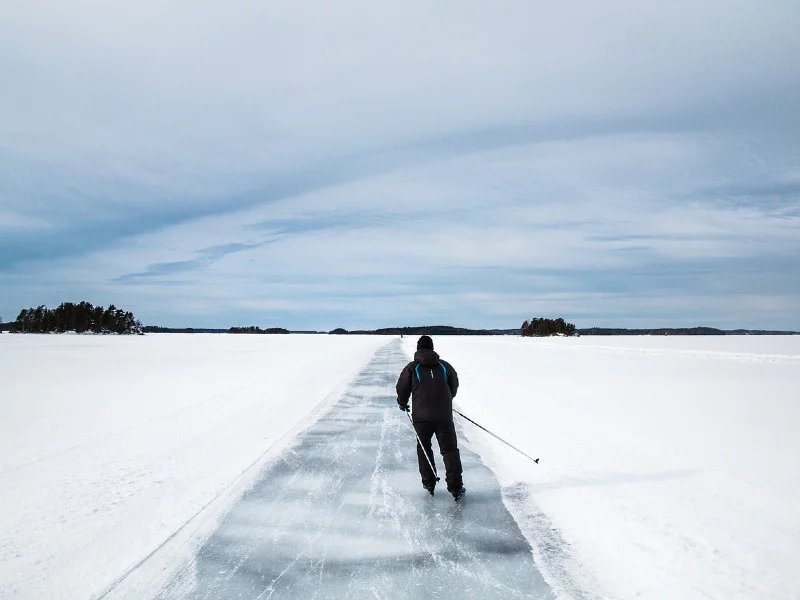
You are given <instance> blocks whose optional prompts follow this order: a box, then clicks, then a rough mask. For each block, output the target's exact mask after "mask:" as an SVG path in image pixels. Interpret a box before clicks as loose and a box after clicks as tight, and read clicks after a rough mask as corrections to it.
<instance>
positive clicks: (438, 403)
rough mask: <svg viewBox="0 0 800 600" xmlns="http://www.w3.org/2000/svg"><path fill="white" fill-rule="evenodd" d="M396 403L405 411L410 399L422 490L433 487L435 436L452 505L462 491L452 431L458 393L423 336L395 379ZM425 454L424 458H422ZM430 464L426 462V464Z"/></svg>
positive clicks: (448, 368) (454, 378)
mask: <svg viewBox="0 0 800 600" xmlns="http://www.w3.org/2000/svg"><path fill="white" fill-rule="evenodd" d="M396 387H397V403H398V404H399V405H400V410H404V411H406V412H408V410H409V407H408V400H409V397H410V398H411V401H412V404H413V406H414V410H413V412H412V413H411V415H412V419H413V422H414V429H416V430H417V436H418V437H419V440H420V442H421V445H422V446H424V452H425V454H423V447H421V445H420V443H417V462H418V463H419V474H420V475H421V476H422V487H424V488H425V489H426V490H428V492H430V494H431V495H433V489H434V488H435V487H436V471H435V470H433V469H431V466H433V468H434V469H435V468H436V463H435V462H434V460H433V449H432V448H431V438H432V437H433V434H434V433H435V434H436V441H437V442H438V443H439V451H440V452H441V453H442V460H444V468H445V471H446V473H447V475H446V478H445V479H446V481H447V491H448V492H450V493H451V494H453V498H455V500H456V502H458V501H459V500H461V498H463V497H464V493H465V492H466V490H465V489H464V485H463V482H462V480H461V455H460V454H459V452H458V440H457V439H456V428H455V424H454V423H453V398H454V397H455V395H456V392H457V391H458V374H457V373H456V370H455V369H454V368H453V366H452V365H451V364H450V363H448V362H446V361H444V360H441V359H440V358H439V355H438V354H436V352H434V351H433V340H432V339H431V338H430V337H428V336H427V335H423V336H422V337H421V338H419V340H418V341H417V352H416V354H414V360H413V361H412V362H410V363H408V364H407V365H406V367H405V368H404V369H403V371H402V373H400V378H399V379H398V380H397V386H396ZM426 454H427V458H426V457H425V455H426ZM429 461H430V462H429Z"/></svg>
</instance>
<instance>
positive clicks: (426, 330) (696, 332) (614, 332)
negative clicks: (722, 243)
mask: <svg viewBox="0 0 800 600" xmlns="http://www.w3.org/2000/svg"><path fill="white" fill-rule="evenodd" d="M10 328H11V323H2V324H0V332H8V331H9V330H10ZM142 330H143V332H144V333H145V334H147V333H231V331H230V330H231V328H225V329H222V328H210V327H160V326H153V325H148V326H145V327H143V328H142ZM70 333H72V332H70ZM576 333H577V334H578V335H580V336H625V335H630V336H634V335H640V336H641V335H650V336H653V335H660V336H665V335H666V336H670V335H682V336H725V335H800V331H776V330H767V329H716V328H714V327H657V328H653V329H628V328H624V327H589V328H584V329H576ZM287 334H300V335H312V334H316V335H319V334H332V335H410V336H413V335H475V336H497V335H519V334H520V330H519V329H518V328H515V329H469V328H465V327H449V326H436V325H434V326H422V327H385V328H379V329H358V330H353V331H347V330H345V329H334V330H333V331H313V330H308V331H306V330H302V331H292V330H287V329H281V330H280V331H278V330H277V328H272V329H265V330H261V331H255V332H237V333H235V334H232V335H287ZM15 335H18V334H15ZM29 335H45V334H42V333H32V334H29ZM91 335H103V334H91Z"/></svg>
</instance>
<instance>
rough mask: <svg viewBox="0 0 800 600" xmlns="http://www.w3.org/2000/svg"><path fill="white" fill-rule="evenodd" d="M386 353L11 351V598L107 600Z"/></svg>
mask: <svg viewBox="0 0 800 600" xmlns="http://www.w3.org/2000/svg"><path fill="white" fill-rule="evenodd" d="M385 342H386V340H385V339H382V338H378V337H361V336H358V337H356V336H353V337H334V336H316V335H315V336H304V335H292V336H268V335H263V336H249V335H240V336H233V335H171V334H162V335H148V336H144V337H95V336H74V335H67V336H55V335H53V336H12V335H2V336H0V598H26V599H27V598H59V599H60V598H76V599H77V598H90V597H96V596H97V594H99V593H100V592H102V591H103V590H104V589H105V588H106V587H107V586H108V585H110V584H111V583H112V582H113V581H114V580H115V579H116V578H117V577H119V576H120V575H122V574H123V573H125V572H126V571H127V570H128V569H129V568H131V567H132V566H134V565H135V564H136V563H137V562H138V561H140V560H141V559H142V558H143V557H145V556H146V555H147V554H149V553H150V552H152V551H153V550H155V549H156V548H157V547H158V546H159V545H160V544H161V543H162V542H164V541H165V540H166V539H167V538H168V537H169V536H171V535H172V534H174V533H175V532H176V531H177V530H178V529H179V528H181V526H183V525H184V524H185V523H186V522H187V521H189V520H190V519H191V518H192V517H193V516H194V515H196V514H197V513H198V512H199V511H201V510H202V509H203V508H204V507H206V506H207V505H209V503H211V502H213V501H215V499H217V498H218V496H219V495H220V494H222V493H224V492H225V491H226V490H229V489H231V488H232V487H235V486H236V483H237V481H238V480H240V479H241V478H242V477H247V476H248V474H249V473H251V472H253V471H256V470H257V467H258V464H259V462H263V461H264V460H267V459H268V458H269V455H270V454H271V453H273V452H277V451H278V450H280V448H281V447H282V444H283V443H285V441H286V440H287V437H289V436H287V434H288V433H290V432H292V431H293V430H295V429H296V428H297V426H298V425H303V424H304V423H307V422H309V420H310V419H313V417H314V415H315V414H317V413H318V412H320V410H321V409H323V408H324V407H326V406H329V405H330V404H331V403H332V402H334V401H336V400H337V399H338V397H339V394H340V393H341V392H342V391H343V390H344V389H345V386H346V384H347V383H348V382H349V381H350V380H351V379H352V378H353V377H355V375H356V374H357V373H358V371H359V369H360V368H361V367H362V366H363V365H364V363H366V362H367V361H368V360H369V359H370V357H371V356H372V355H373V353H374V351H375V350H376V349H377V348H378V347H379V346H381V345H382V344H384V343H385ZM251 465H253V468H252V469H250V468H249V467H251Z"/></svg>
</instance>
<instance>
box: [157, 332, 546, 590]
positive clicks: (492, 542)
mask: <svg viewBox="0 0 800 600" xmlns="http://www.w3.org/2000/svg"><path fill="white" fill-rule="evenodd" d="M406 360H407V358H406V356H405V355H404V353H403V352H402V350H401V347H400V344H399V342H394V343H391V344H389V345H387V346H385V347H383V348H382V349H381V350H379V351H378V352H377V353H376V354H375V356H374V357H373V359H372V361H371V362H370V363H369V364H368V365H367V366H366V367H365V369H364V370H363V371H362V373H361V374H360V375H359V376H358V378H357V379H356V380H355V381H354V383H353V384H352V386H351V387H350V388H349V390H348V392H347V394H346V395H345V396H344V397H343V399H342V400H341V401H340V402H338V403H337V404H336V405H335V406H334V407H333V408H332V410H331V411H330V412H329V413H328V414H327V415H325V416H323V417H322V418H321V419H320V420H319V421H317V423H316V424H315V425H313V426H312V427H311V428H310V429H308V430H306V431H305V432H303V433H301V434H300V435H299V436H298V438H297V440H296V443H295V444H294V445H293V446H292V448H291V449H290V450H287V451H286V452H285V453H284V454H283V455H282V457H281V458H280V459H279V460H277V461H275V462H273V463H272V464H271V465H270V467H269V468H267V469H266V470H265V471H264V472H263V474H262V476H261V477H260V478H259V480H258V481H257V483H256V484H255V486H254V487H252V488H251V489H250V490H249V491H248V492H246V493H245V494H244V495H243V496H242V498H241V500H240V501H239V502H237V503H236V504H235V505H234V506H233V508H232V509H231V510H230V512H228V513H227V515H226V516H225V517H224V518H223V519H222V520H221V521H220V524H219V527H218V529H217V530H216V531H215V532H214V533H213V534H212V535H211V537H210V538H208V539H207V540H206V541H205V543H204V544H203V545H201V546H200V547H199V550H198V552H197V555H196V557H195V560H194V566H193V568H191V569H189V570H188V572H184V573H183V574H182V575H181V576H180V577H178V578H176V579H175V580H173V581H171V582H170V583H169V584H167V585H166V586H165V587H164V588H162V589H161V591H160V592H159V593H158V596H157V597H158V598H170V599H171V598H187V599H198V600H199V599H223V598H224V599H228V598H249V599H266V598H271V599H276V598H284V599H285V598H293V599H294V598H297V599H300V598H302V599H306V598H404V599H408V598H425V599H428V598H442V599H445V598H458V599H460V600H462V599H464V598H481V599H491V598H503V599H506V598H552V597H553V595H552V592H551V591H550V589H549V588H548V587H547V585H546V583H545V582H544V580H543V579H542V577H541V575H540V574H539V571H538V570H537V568H536V566H535V565H534V563H533V560H532V557H531V550H530V547H529V545H528V543H527V542H526V540H525V538H524V537H523V536H522V534H521V532H520V530H519V528H518V527H517V524H516V523H515V522H514V520H513V519H512V518H511V516H510V515H509V513H508V512H507V511H506V509H505V507H504V505H503V503H502V500H501V497H500V489H499V486H498V484H497V481H496V480H495V478H494V476H493V474H492V473H491V471H490V470H489V469H488V468H487V467H486V466H484V465H483V464H482V463H481V462H480V460H479V459H478V457H477V456H476V455H475V454H474V453H473V452H471V451H470V450H469V449H468V448H466V447H465V446H464V442H463V437H462V438H460V440H461V448H462V450H461V453H462V461H463V464H464V482H465V485H466V487H467V489H468V492H467V497H466V498H465V500H464V502H463V503H462V504H458V505H457V504H455V503H454V502H453V499H452V497H451V496H450V494H448V493H447V491H446V489H444V486H442V488H441V489H440V490H437V493H436V495H435V496H434V497H430V496H429V495H428V494H427V492H425V491H424V490H423V489H422V487H421V485H420V482H419V475H418V474H417V469H416V455H415V447H414V442H415V440H414V434H413V431H412V430H411V427H410V424H409V423H408V422H407V419H406V416H405V415H403V414H402V413H401V412H400V411H399V410H398V409H397V406H396V403H395V394H394V383H395V380H396V377H397V374H398V373H399V371H400V369H401V368H402V366H403V365H404V364H405V362H406ZM434 448H435V445H434ZM438 462H439V464H441V459H440V460H439V461H438ZM442 480H443V481H444V478H442Z"/></svg>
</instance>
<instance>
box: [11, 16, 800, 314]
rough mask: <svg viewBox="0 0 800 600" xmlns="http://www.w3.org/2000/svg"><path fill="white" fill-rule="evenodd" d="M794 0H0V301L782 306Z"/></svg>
mask: <svg viewBox="0 0 800 600" xmlns="http://www.w3.org/2000/svg"><path fill="white" fill-rule="evenodd" d="M798 24H800V2H797V0H780V1H779V0H750V1H744V0H704V1H703V2H699V3H698V2H696V1H695V0H692V1H688V0H674V1H673V2H630V1H625V2H622V1H617V0H606V1H604V2H595V1H594V0H572V1H570V0H566V1H562V2H539V1H536V0H499V1H497V2H486V1H485V0H484V1H481V2H476V1H473V0H458V1H456V0H437V1H433V0H429V1H427V2H423V1H418V0H405V1H404V2H375V1H374V0H339V1H338V2H320V1H308V2H302V1H301V2H297V1H291V2H290V1H288V0H279V1H269V0H258V1H256V0H228V1H226V2H222V1H216V2H211V1H208V0H191V1H189V0H185V1H184V0H181V1H176V0H137V1H136V2H130V1H129V0H127V1H125V2H120V1H117V0H75V1H73V2H54V1H53V0H6V1H5V2H4V6H3V10H2V12H0V90H2V91H1V92H0V315H2V317H4V318H5V319H6V320H7V321H8V320H13V319H14V318H15V317H16V315H17V313H18V312H19V310H20V309H21V308H23V307H27V306H35V305H39V304H48V305H50V306H56V305H58V304H59V303H61V302H63V301H79V300H83V299H85V300H89V301H91V302H93V303H96V304H104V305H108V304H109V303H115V304H116V305H117V306H121V307H123V308H124V309H126V310H132V311H133V312H134V313H135V314H136V315H137V316H138V317H139V318H140V319H141V320H142V321H143V322H144V323H146V324H160V325H168V326H218V327H227V326H231V325H251V324H257V325H261V326H285V327H289V328H293V329H322V330H327V329H332V328H334V327H339V326H342V327H347V328H356V327H365V328H366V327H370V328H371V327H380V326H389V325H422V324H446V325H457V326H468V327H504V328H505V327H517V326H519V325H520V324H521V322H522V321H523V319H525V318H530V317H533V316H563V317H565V318H567V320H569V321H572V322H574V323H576V324H577V325H578V326H579V327H590V326H594V325H607V326H610V325H618V326H631V327H633V326H653V327H656V326H676V327H678V326H694V325H709V326H719V327H751V328H781V329H800V35H798Z"/></svg>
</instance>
